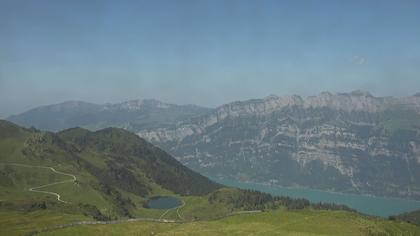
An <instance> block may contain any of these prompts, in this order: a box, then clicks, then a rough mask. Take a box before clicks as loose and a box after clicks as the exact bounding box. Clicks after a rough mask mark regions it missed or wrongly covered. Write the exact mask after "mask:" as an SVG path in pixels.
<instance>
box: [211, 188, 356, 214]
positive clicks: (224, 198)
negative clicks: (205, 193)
mask: <svg viewBox="0 0 420 236" xmlns="http://www.w3.org/2000/svg"><path fill="white" fill-rule="evenodd" d="M208 201H209V203H210V204H217V203H219V204H227V205H230V206H231V207H232V208H234V209H242V210H269V209H276V208H278V207H279V206H283V207H285V208H286V209H288V210H301V209H305V208H308V207H312V208H313V209H317V210H342V211H352V212H356V210H354V209H351V208H350V207H348V206H345V205H338V204H334V203H321V202H320V203H311V202H309V200H307V199H304V198H291V197H283V196H272V195H271V194H268V193H262V192H259V191H255V190H242V189H220V190H218V191H215V192H213V193H211V194H210V195H209V197H208Z"/></svg>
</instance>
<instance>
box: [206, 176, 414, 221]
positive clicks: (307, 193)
mask: <svg viewBox="0 0 420 236" xmlns="http://www.w3.org/2000/svg"><path fill="white" fill-rule="evenodd" d="M210 178H211V179H212V180H213V181H216V182H218V183H221V184H223V185H226V186H231V187H237V188H242V189H253V190H258V191H261V192H266V193H270V194H272V195H274V196H289V197H293V198H306V199H308V200H309V201H311V202H327V203H336V204H344V205H347V206H349V207H351V208H353V209H356V210H357V211H359V212H361V213H365V214H369V215H375V216H382V217H388V216H390V215H397V214H400V213H403V212H407V211H413V210H418V209H420V201H413V200H405V199H397V198H383V197H374V196H366V195H356V194H344V193H332V192H326V191H320V190H314V189H307V188H287V187H280V186H268V185H262V184H254V183H244V182H240V181H235V180H226V179H219V178H212V177H210Z"/></svg>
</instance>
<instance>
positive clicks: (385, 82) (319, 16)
mask: <svg viewBox="0 0 420 236" xmlns="http://www.w3.org/2000/svg"><path fill="white" fill-rule="evenodd" d="M356 89H363V90H368V91H370V92H371V93H372V94H373V95H376V96H407V95H412V94H414V93H416V92H420V1H416V0H394V1H388V0H360V1H358V0H352V1H339V0H336V1H328V0H312V1H309V0H307V1H305V0H290V1H286V0H284V1H280V0H278V1H266V0H262V1H254V0H252V1H247V0H241V1H235V0H224V1H218V0H208V1H204V0H189V1H187V0H168V1H160V0H153V1H152V0H151V1H117V0H115V1H106V0H101V1H95V0H89V1H86V0H80V1H78V0H71V1H69V0H51V1H45V0H0V118H1V117H3V118H5V117H7V116H9V115H12V114H17V113H20V112H23V111H25V110H27V109H30V108H33V107H36V106H39V105H45V104H53V103H59V102H63V101H66V100H83V101H88V102H93V103H107V102H112V103H114V102H121V101H125V100H130V99H145V98H154V99H159V100H162V101H165V102H170V103H177V104H198V105H203V106H209V107H216V106H218V105H221V104H223V103H227V102H231V101H235V100H245V99H250V98H261V97H265V96H268V95H271V94H275V95H280V96H281V95H291V94H299V95H303V96H306V95H315V94H317V93H319V92H322V91H330V92H349V91H352V90H356Z"/></svg>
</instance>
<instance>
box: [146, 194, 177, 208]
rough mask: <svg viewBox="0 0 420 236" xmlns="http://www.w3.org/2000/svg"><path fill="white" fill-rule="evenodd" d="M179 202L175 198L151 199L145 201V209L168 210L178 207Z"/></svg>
mask: <svg viewBox="0 0 420 236" xmlns="http://www.w3.org/2000/svg"><path fill="white" fill-rule="evenodd" d="M181 204H182V202H181V200H179V199H178V198H176V197H169V196H165V197H152V198H150V199H149V200H148V201H147V207H149V208H152V209H169V208H174V207H177V206H180V205H181Z"/></svg>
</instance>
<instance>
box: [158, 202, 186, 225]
mask: <svg viewBox="0 0 420 236" xmlns="http://www.w3.org/2000/svg"><path fill="white" fill-rule="evenodd" d="M181 201H182V205H180V206H176V207H173V208H169V209H168V210H166V211H165V212H164V213H163V214H162V215H160V217H159V220H164V219H163V217H164V216H165V215H166V214H168V212H169V211H171V210H175V209H176V214H177V215H178V217H179V219H181V220H183V219H184V217H182V216H181V215H180V213H179V209H181V208H183V207H184V206H185V201H184V200H182V199H181Z"/></svg>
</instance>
